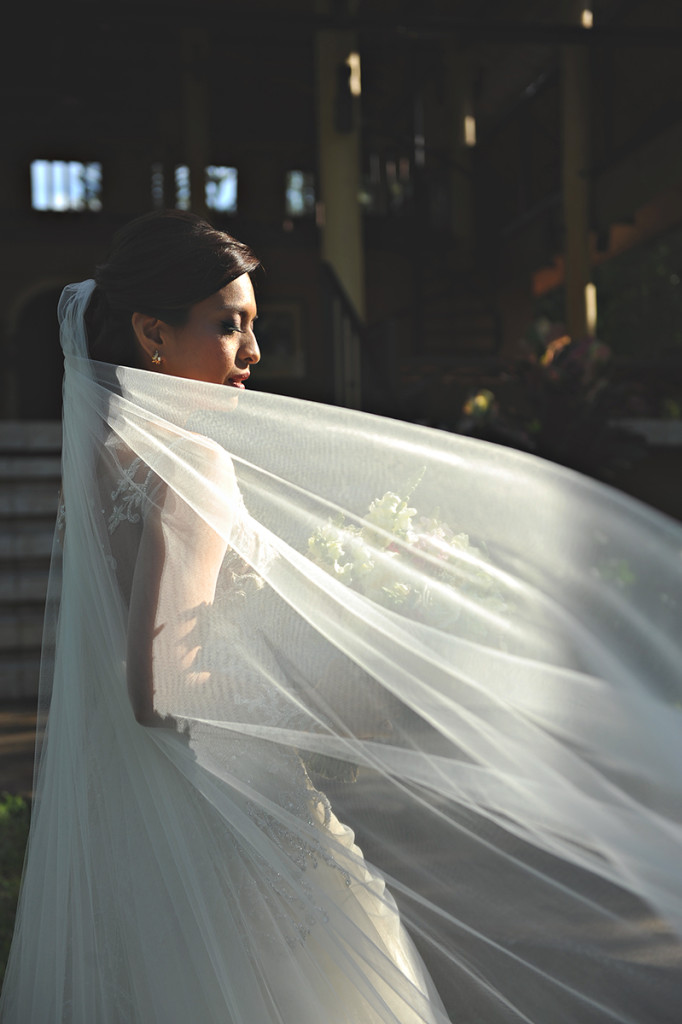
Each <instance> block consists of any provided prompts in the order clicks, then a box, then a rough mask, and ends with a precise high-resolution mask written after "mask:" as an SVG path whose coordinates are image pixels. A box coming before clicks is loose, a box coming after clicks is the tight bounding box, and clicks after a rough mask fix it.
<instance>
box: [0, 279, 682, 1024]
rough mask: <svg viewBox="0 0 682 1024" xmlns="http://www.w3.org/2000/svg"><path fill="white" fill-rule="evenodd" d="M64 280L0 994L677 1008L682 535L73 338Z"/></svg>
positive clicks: (469, 448) (456, 1008)
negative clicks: (43, 611)
mask: <svg viewBox="0 0 682 1024" xmlns="http://www.w3.org/2000/svg"><path fill="white" fill-rule="evenodd" d="M90 289H91V284H90V283H88V282H86V283H84V284H82V285H77V286H71V287H70V288H69V289H67V290H66V292H65V294H64V296H63V299H62V303H61V306H60V316H61V320H62V339H63V345H64V349H65V354H66V367H67V369H66V381H65V396H64V454H63V481H64V505H65V516H64V528H63V529H62V530H61V534H60V535H61V538H62V544H63V556H62V554H61V551H62V548H61V547H60V544H59V543H58V544H57V545H56V548H55V557H54V563H53V572H52V579H51V588H50V597H49V600H48V615H47V622H46V635H45V645H44V661H43V671H42V687H43V691H42V701H43V705H44V707H45V709H46V710H47V708H48V707H49V718H47V725H46V730H45V736H44V739H43V742H42V748H41V758H40V766H39V770H38V773H37V787H36V801H35V805H34V813H33V820H32V828H31V836H30V842H29V852H28V858H27V864H26V872H25V878H24V884H23V888H22V895H21V900H20V906H19V912H18V917H17V927H16V932H15V938H14V942H13V947H12V952H11V955H10V961H9V964H8V969H7V975H6V982H5V986H4V989H3V995H2V1001H1V1003H0V1019H1V1020H2V1021H3V1022H6V1024H27V1022H36V1024H52V1022H57V1021H59V1022H69V1024H103V1022H106V1024H127V1022H131V1024H133V1022H134V1024H137V1022H139V1024H156V1022H158V1024H190V1022H192V1024H193V1022H201V1024H218V1022H220V1024H321V1022H324V1024H419V1022H422V1024H446V1022H450V1021H451V1022H452V1024H474V1022H476V1024H496V1022H498V1021H499V1022H502V1021H504V1022H507V1021H509V1022H511V1021H524V1022H532V1024H547V1022H548V1021H551V1022H552V1024H568V1022H571V1024H592V1022H594V1024H598V1022H599V1024H606V1022H607V1021H608V1022H613V1021H622V1022H629V1024H641V1022H643V1021H647V1024H656V1022H659V1021H660V1022H664V1021H671V1022H672V1021H674V1020H676V1015H677V1012H678V1007H679V1004H680V1003H679V1001H680V996H682V980H681V978H682V973H681V971H680V968H681V967H682V956H681V945H680V935H681V934H682V876H681V874H680V871H679V861H680V852H681V846H682V843H681V840H682V820H681V819H682V770H681V769H682V743H681V742H680V741H681V740H682V721H681V720H682V713H681V711H680V699H681V689H682V688H681V687H680V655H681V654H682V649H681V647H682V645H681V644H680V640H679V610H680V605H681V604H682V583H681V569H682V531H681V530H680V529H679V527H677V526H676V525H675V524H673V523H671V522H669V521H667V520H665V519H664V518H663V517H660V516H657V515H656V514H655V513H652V512H649V511H648V510H646V509H644V508H643V507H642V506H639V505H637V504H636V503H631V502H629V501H627V500H626V499H623V498H622V497H620V496H619V495H617V494H616V493H615V492H612V491H610V490H608V489H606V488H601V487H598V486H597V485H594V484H592V483H591V482H589V481H586V480H584V479H583V478H581V477H578V476H577V475H575V474H572V473H569V472H566V471H563V470H559V469H557V468H556V467H552V466H550V465H548V464H546V463H542V462H540V461H539V460H535V459H532V458H530V457H528V456H524V455H519V454H518V453H515V452H511V451H506V450H503V449H499V448H496V447H495V446H489V445H484V444H480V443H477V442H472V441H469V440H466V439H462V438H454V437H449V436H447V435H443V434H440V433H438V432H433V431H428V430H425V429H423V428H417V427H411V426H409V425H406V424H398V423H393V422H391V421H387V420H380V419H377V418H375V417H371V416H365V415H363V414H359V413H354V412H350V411H347V410H339V409H331V408H327V407H323V406H318V405H312V404H308V403H303V402H298V401H294V400H291V399H283V398H278V397H276V396H269V395H261V394H243V393H239V394H235V393H234V392H233V391H231V390H230V389H224V388H220V387H217V386H215V385H207V384H201V383H197V382H193V381H186V380H179V379H175V378H168V377H164V376H163V375H161V374H151V373H146V372H144V371H138V370H132V369H123V368H116V367H112V366H108V365H104V364H97V363H91V362H90V361H89V360H88V359H87V357H86V354H85V353H86V347H85V335H84V328H83V314H84V310H85V308H86V306H87V302H88V299H89V295H90ZM401 497H404V498H408V497H409V502H408V501H401V500H400V499H401ZM411 506H415V507H416V508H417V509H418V510H419V513H421V514H422V515H421V517H420V516H419V514H418V513H417V512H415V510H414V509H413V508H412V507H411ZM145 686H148V690H145ZM152 689H153V709H154V711H153V721H152V724H141V723H140V721H138V720H137V719H136V715H135V713H134V712H137V714H138V718H141V719H142V720H143V721H146V719H145V718H144V715H142V714H141V712H140V707H141V705H144V702H145V699H147V698H151V694H152ZM352 779H354V780H355V781H349V780H352ZM356 836H357V842H356ZM358 844H359V845H358ZM361 848H362V849H361ZM417 946H418V948H419V953H418V952H417ZM425 965H426V966H425Z"/></svg>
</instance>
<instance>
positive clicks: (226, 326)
mask: <svg viewBox="0 0 682 1024" xmlns="http://www.w3.org/2000/svg"><path fill="white" fill-rule="evenodd" d="M220 326H221V328H222V332H223V334H227V335H233V334H242V333H243V332H242V329H241V327H240V326H239V324H233V323H223V324H221V325H220Z"/></svg>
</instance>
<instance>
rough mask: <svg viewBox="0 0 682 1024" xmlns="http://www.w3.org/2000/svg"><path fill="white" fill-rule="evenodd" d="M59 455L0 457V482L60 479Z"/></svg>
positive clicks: (60, 465)
mask: <svg viewBox="0 0 682 1024" xmlns="http://www.w3.org/2000/svg"><path fill="white" fill-rule="evenodd" d="M61 473H62V462H61V458H60V456H59V455H33V456H30V455H0V480H54V481H56V482H58V481H59V480H60V479H61Z"/></svg>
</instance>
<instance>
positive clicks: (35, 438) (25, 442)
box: [0, 420, 62, 453]
mask: <svg viewBox="0 0 682 1024" xmlns="http://www.w3.org/2000/svg"><path fill="white" fill-rule="evenodd" d="M61 447H62V425H61V423H60V422H59V420H0V452H3V453H6V452H20V453H24V452H27V451H40V452H59V451H61Z"/></svg>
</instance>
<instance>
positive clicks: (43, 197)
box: [31, 160, 50, 210]
mask: <svg viewBox="0 0 682 1024" xmlns="http://www.w3.org/2000/svg"><path fill="white" fill-rule="evenodd" d="M49 194H50V165H49V163H48V162H47V160H33V161H32V163H31V206H32V207H33V209H34V210H49V205H48V197H49Z"/></svg>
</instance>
